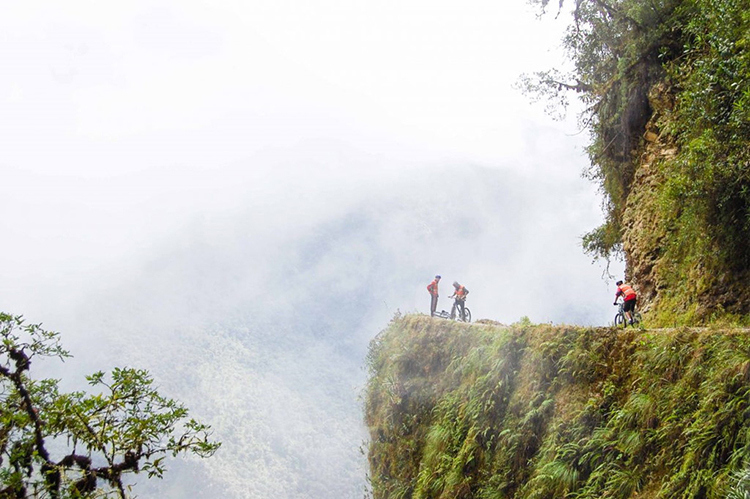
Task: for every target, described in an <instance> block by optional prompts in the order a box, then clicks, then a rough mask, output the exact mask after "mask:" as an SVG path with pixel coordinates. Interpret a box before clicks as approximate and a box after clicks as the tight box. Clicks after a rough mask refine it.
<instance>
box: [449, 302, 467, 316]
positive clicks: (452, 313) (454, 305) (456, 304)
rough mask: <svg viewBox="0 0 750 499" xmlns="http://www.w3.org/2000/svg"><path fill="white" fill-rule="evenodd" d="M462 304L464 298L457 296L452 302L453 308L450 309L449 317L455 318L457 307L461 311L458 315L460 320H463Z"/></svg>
mask: <svg viewBox="0 0 750 499" xmlns="http://www.w3.org/2000/svg"><path fill="white" fill-rule="evenodd" d="M464 304H465V300H459V299H458V298H456V301H454V302H453V308H452V309H451V319H455V318H456V307H458V309H459V310H460V311H461V315H459V317H460V318H461V320H463V318H464V313H465V312H464Z"/></svg>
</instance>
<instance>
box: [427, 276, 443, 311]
mask: <svg viewBox="0 0 750 499" xmlns="http://www.w3.org/2000/svg"><path fill="white" fill-rule="evenodd" d="M439 283H440V276H439V275H436V276H435V279H434V280H433V281H432V282H431V283H430V284H428V285H427V291H429V292H430V316H433V317H434V316H435V310H437V302H438V284H439Z"/></svg>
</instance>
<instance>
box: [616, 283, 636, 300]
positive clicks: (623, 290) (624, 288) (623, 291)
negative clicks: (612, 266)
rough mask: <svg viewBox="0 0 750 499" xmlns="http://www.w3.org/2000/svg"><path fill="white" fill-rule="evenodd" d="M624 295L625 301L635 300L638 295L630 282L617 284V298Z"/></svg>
mask: <svg viewBox="0 0 750 499" xmlns="http://www.w3.org/2000/svg"><path fill="white" fill-rule="evenodd" d="M620 295H623V296H624V297H625V298H624V299H625V301H630V300H635V299H636V297H637V295H636V294H635V290H634V289H633V288H632V287H630V286H629V285H628V284H621V285H619V286H617V292H615V299H617V297H618V296H620Z"/></svg>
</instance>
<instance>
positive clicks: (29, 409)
mask: <svg viewBox="0 0 750 499" xmlns="http://www.w3.org/2000/svg"><path fill="white" fill-rule="evenodd" d="M0 340H1V341H2V343H1V344H0V499H11V498H13V499H22V498H30V497H39V498H51V499H67V498H71V499H72V498H90V497H119V498H121V499H125V498H127V497H128V492H129V487H127V486H125V485H124V483H123V476H124V475H126V474H137V473H141V472H145V473H146V474H147V475H148V477H149V478H150V477H159V478H161V477H162V475H163V473H164V471H165V466H164V458H165V457H167V456H169V455H171V456H176V455H178V454H188V453H189V454H195V455H197V456H199V457H209V456H211V455H213V454H214V453H215V452H216V450H217V449H218V448H219V446H220V445H221V444H220V443H218V442H214V441H211V440H210V427H209V426H207V425H204V424H201V423H199V422H198V421H196V420H194V419H190V418H188V410H187V409H186V408H185V407H184V406H183V405H182V404H180V403H179V402H177V401H175V400H172V399H169V398H165V397H163V396H162V395H160V394H159V393H158V392H157V390H156V389H155V388H154V386H153V378H152V377H151V376H150V375H149V373H148V372H147V371H145V370H142V369H133V368H116V369H114V370H113V371H112V372H111V373H110V374H109V375H105V373H104V372H97V373H94V374H92V375H90V376H87V377H86V379H87V380H88V383H89V385H91V387H92V389H91V391H92V392H94V393H93V394H89V393H86V392H82V391H81V392H72V393H62V392H61V391H60V390H59V388H58V380H55V379H42V380H36V379H33V378H32V377H31V376H30V374H29V371H30V367H31V362H32V360H33V359H34V358H35V357H36V358H42V357H57V358H59V359H60V360H63V359H65V358H66V357H70V354H69V353H68V352H67V351H66V350H64V349H63V348H62V346H61V344H60V335H59V333H56V332H51V331H46V330H44V329H43V328H42V327H41V325H40V324H27V323H26V322H25V320H24V318H23V317H22V316H14V315H10V314H6V313H0Z"/></svg>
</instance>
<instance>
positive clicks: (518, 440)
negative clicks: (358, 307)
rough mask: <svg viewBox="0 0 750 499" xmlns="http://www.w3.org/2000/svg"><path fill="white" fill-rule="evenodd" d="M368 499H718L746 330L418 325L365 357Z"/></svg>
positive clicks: (748, 441) (737, 460)
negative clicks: (642, 498)
mask: <svg viewBox="0 0 750 499" xmlns="http://www.w3.org/2000/svg"><path fill="white" fill-rule="evenodd" d="M368 362H369V368H370V380H369V384H368V387H367V392H366V400H365V413H366V422H367V425H368V427H369V431H370V435H371V441H370V443H369V461H370V468H371V477H370V479H371V483H372V493H373V496H374V498H375V499H396V498H398V499H407V498H443V499H448V498H451V499H468V498H498V499H499V498H562V497H576V498H600V497H616V498H629V497H639V498H641V497H645V498H678V497H679V498H719V497H722V498H724V497H727V494H728V493H730V492H732V491H734V492H735V493H736V492H737V488H738V487H739V486H738V485H737V476H736V473H737V472H739V471H741V470H743V469H744V468H745V466H746V465H747V459H748V457H750V331H747V330H733V331H722V330H717V329H701V330H698V329H687V328H686V329H675V330H653V331H649V330H640V331H638V330H632V329H628V330H614V329H608V328H581V327H573V326H550V325H531V324H524V323H520V324H515V325H512V326H502V325H499V324H494V323H491V322H488V321H487V322H485V323H479V324H472V325H468V324H462V323H454V322H448V321H443V320H440V319H432V318H429V317H425V316H419V315H415V316H406V317H397V318H395V319H394V320H393V321H392V323H391V324H390V326H389V327H388V328H387V329H385V330H384V331H383V332H382V333H381V334H380V335H378V336H377V337H376V338H375V339H374V340H373V342H372V344H371V349H370V353H369V357H368Z"/></svg>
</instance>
